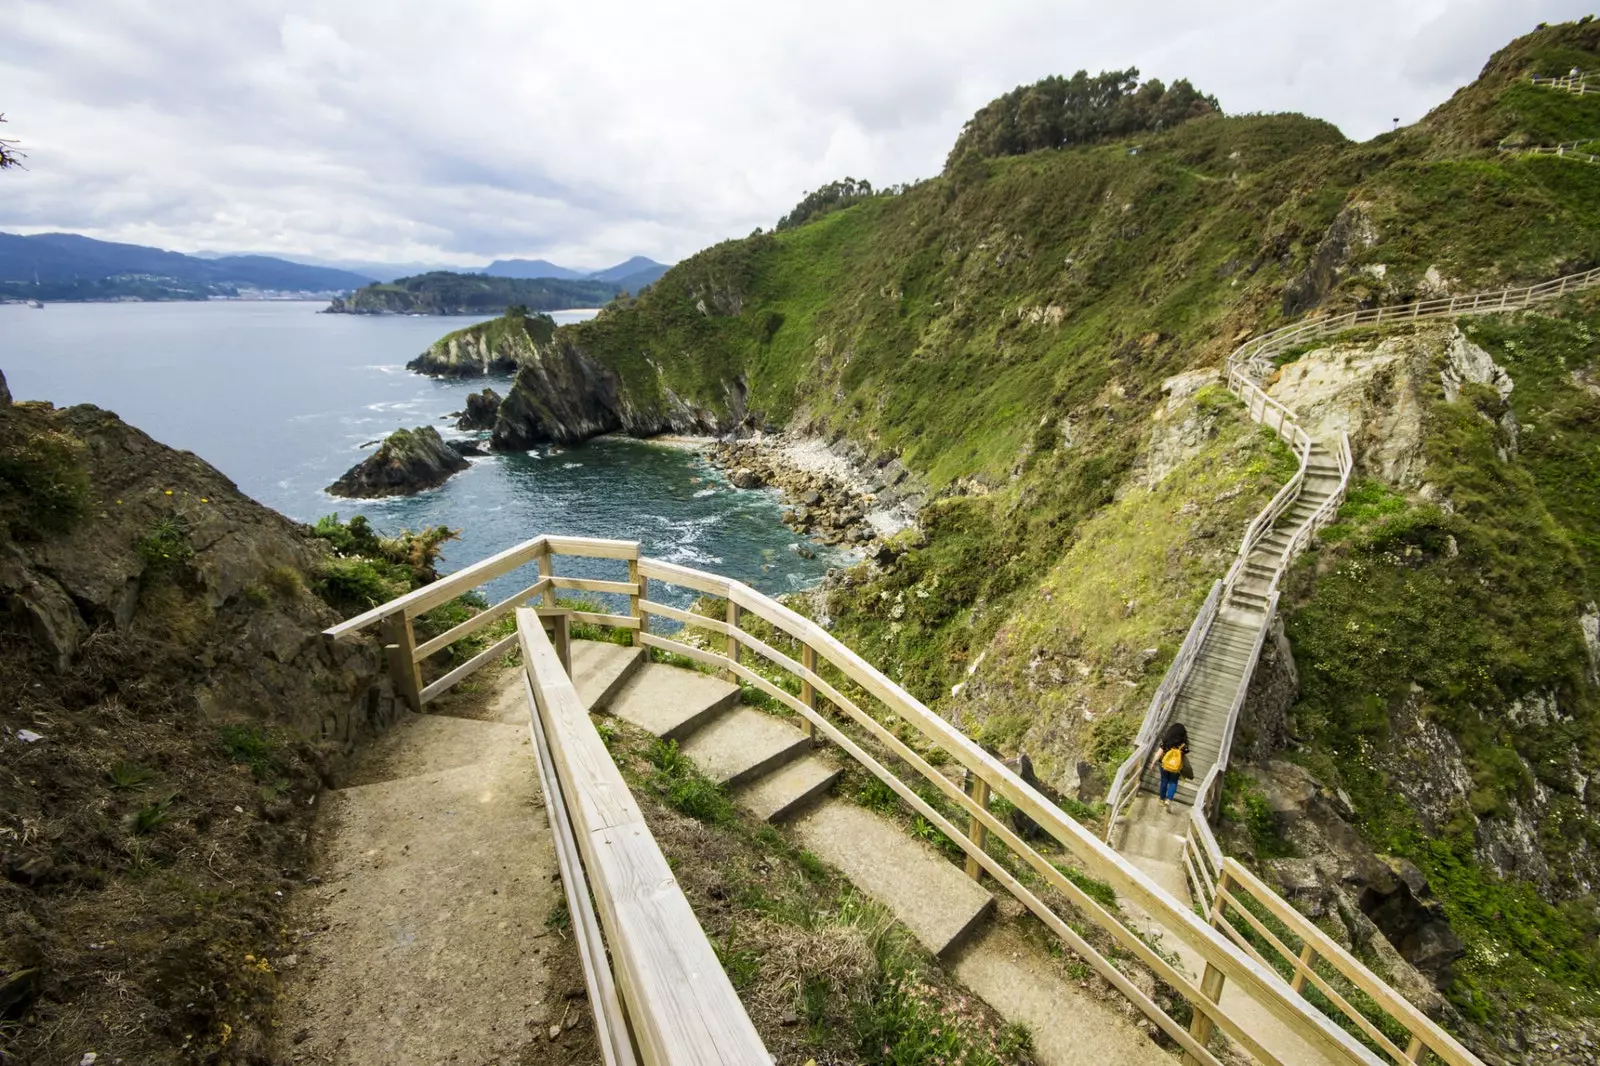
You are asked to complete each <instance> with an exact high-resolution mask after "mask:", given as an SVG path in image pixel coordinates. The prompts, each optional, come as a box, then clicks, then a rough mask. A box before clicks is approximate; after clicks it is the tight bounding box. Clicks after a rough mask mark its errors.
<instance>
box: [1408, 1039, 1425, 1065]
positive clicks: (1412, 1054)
mask: <svg viewBox="0 0 1600 1066" xmlns="http://www.w3.org/2000/svg"><path fill="white" fill-rule="evenodd" d="M1426 1050H1427V1045H1426V1044H1424V1043H1423V1042H1422V1034H1421V1033H1412V1034H1411V1043H1409V1044H1407V1045H1406V1058H1408V1059H1410V1060H1411V1061H1412V1062H1421V1061H1422V1053H1423V1052H1424V1051H1426Z"/></svg>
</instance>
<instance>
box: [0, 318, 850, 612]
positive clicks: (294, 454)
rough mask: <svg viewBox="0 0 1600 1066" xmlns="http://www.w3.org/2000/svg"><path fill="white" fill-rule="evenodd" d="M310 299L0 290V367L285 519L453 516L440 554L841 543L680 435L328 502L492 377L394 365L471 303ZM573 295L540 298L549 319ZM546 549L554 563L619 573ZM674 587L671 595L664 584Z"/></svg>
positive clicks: (696, 557) (816, 570)
mask: <svg viewBox="0 0 1600 1066" xmlns="http://www.w3.org/2000/svg"><path fill="white" fill-rule="evenodd" d="M321 306H322V305H320V304H306V303H245V302H212V303H161V304H54V305H51V306H49V307H46V308H45V309H44V310H42V311H39V310H32V309H29V308H26V307H23V306H21V305H0V370H3V371H4V372H5V375H6V379H7V381H8V382H9V383H10V386H11V391H12V394H13V395H14V396H15V397H16V398H17V399H19V400H49V401H51V402H52V403H55V404H58V405H66V404H75V403H92V404H96V405H98V406H100V407H104V408H107V409H109V410H112V411H115V412H117V414H119V415H121V416H122V417H123V418H124V419H126V420H127V421H128V422H130V423H132V424H133V425H136V426H138V427H139V428H140V429H143V430H144V431H145V432H147V433H149V434H150V435H151V436H153V437H155V438H156V439H157V440H159V441H162V442H163V443H165V444H169V445H172V446H173V447H176V448H184V449H188V450H190V451H193V452H195V453H196V454H197V455H200V456H201V457H202V458H204V459H206V460H207V461H208V462H210V463H211V464H212V465H214V466H216V467H217V468H218V469H220V470H221V471H222V472H223V473H224V474H227V475H228V476H229V477H230V478H232V479H233V480H234V482H235V483H237V484H238V486H239V487H240V488H241V489H242V490H244V491H245V492H246V493H248V494H249V495H251V496H253V497H255V498H256V499H258V500H260V501H261V502H262V503H265V504H267V505H268V506H270V507H273V508H276V509H277V510H279V511H282V512H283V513H284V514H287V515H288V516H290V517H291V518H295V519H299V520H300V521H306V522H309V521H315V520H316V519H317V517H318V516H320V515H325V514H331V513H334V512H337V513H338V514H339V515H340V516H341V517H345V518H348V517H349V516H351V515H353V514H358V513H360V514H365V515H367V516H368V517H369V518H370V519H371V520H372V522H373V524H374V525H375V526H377V527H378V528H379V529H381V530H384V531H386V532H394V531H396V530H398V529H400V528H402V527H408V528H413V529H414V528H417V527H420V526H424V525H437V524H440V523H443V524H445V525H449V526H451V527H452V528H455V529H460V530H461V531H462V536H461V539H460V540H459V541H454V542H452V543H451V544H449V545H448V546H447V548H446V551H445V562H444V568H445V569H446V570H449V569H454V568H456V567H459V566H464V565H466V564H467V563H470V562H474V561H476V560H478V559H481V558H483V557H485V556H487V555H491V554H493V553H494V552H496V551H499V550H500V549H502V548H506V547H509V546H510V545H512V544H515V543H517V542H518V541H522V540H526V539H527V538H529V537H532V536H535V535H537V534H539V533H562V534H570V535H573V536H590V537H612V538H619V539H625V540H638V541H640V542H641V543H642V545H643V548H644V551H645V552H646V553H647V554H648V555H650V556H652V557H655V558H659V559H665V560H667V561H670V562H677V563H682V564H684V565H687V566H694V567H698V568H700V569H704V570H711V571H714V572H716V573H720V574H726V575H727V576H729V577H735V578H738V579H740V580H742V581H745V582H748V583H749V584H751V585H753V586H755V587H756V588H758V589H761V590H762V591H764V592H768V593H781V592H788V591H793V590H795V589H800V588H805V587H807V586H809V585H811V584H814V583H815V582H816V581H817V580H818V579H820V578H821V577H822V575H823V574H824V573H825V572H826V570H827V568H828V567H829V566H830V565H835V566H836V565H840V563H841V562H843V561H845V560H846V559H847V557H846V556H844V555H842V554H841V553H839V552H837V551H836V550H832V549H824V548H821V547H817V546H813V547H814V548H815V550H816V553H817V557H816V558H815V559H804V558H801V557H800V555H799V554H798V553H797V552H796V551H795V548H796V547H798V546H799V545H801V544H804V543H806V541H805V539H804V538H802V537H799V536H797V535H796V534H794V533H791V532H790V531H789V530H787V529H785V528H784V527H783V526H782V525H781V524H780V523H779V521H778V516H779V513H780V511H781V505H780V503H779V501H778V498H777V496H776V495H775V494H774V493H772V492H771V491H769V490H754V491H745V490H740V489H735V488H733V487H732V486H730V485H729V484H728V483H727V482H726V481H725V480H724V479H723V478H722V477H721V476H720V474H718V473H717V471H715V470H714V469H712V468H711V467H710V466H709V464H707V463H706V462H705V461H704V459H702V458H701V457H700V456H699V455H698V454H697V453H695V452H693V451H692V450H687V449H684V448H679V447H671V446H667V445H662V444H653V443H649V442H641V441H633V440H626V439H610V438H607V439H602V440H596V441H591V442H589V443H588V444H585V445H582V446H577V447H569V448H551V449H544V450H540V451H537V452H531V453H528V454H514V455H494V456H487V457H484V458H481V459H474V460H473V462H472V467H471V469H469V470H466V471H463V472H462V473H460V474H458V475H456V476H455V477H453V478H451V479H450V481H449V482H447V483H446V484H445V485H444V486H443V487H441V488H439V489H435V490H433V491H430V492H425V493H421V494H419V495H417V496H411V497H399V498H394V499H388V500H344V499H338V498H335V497H332V496H329V495H327V493H325V492H324V491H323V489H324V487H325V486H327V485H328V484H330V483H331V482H332V481H333V480H334V479H335V478H337V477H338V476H339V475H340V474H342V473H344V471H345V470H346V469H348V468H349V467H350V466H351V465H352V464H354V463H356V462H358V461H359V460H360V458H361V457H362V456H363V455H364V454H366V452H365V451H364V450H363V449H362V445H363V444H364V443H368V442H371V441H374V440H376V439H379V438H381V437H382V436H383V435H385V434H386V433H388V432H389V431H391V430H393V429H397V428H399V427H401V426H422V425H434V426H437V427H439V429H440V431H441V432H444V433H446V435H447V436H449V435H451V433H452V432H453V431H451V430H449V428H448V427H450V425H451V424H452V423H453V421H454V420H453V419H446V418H442V417H441V416H444V415H448V414H449V413H450V412H453V411H458V410H460V409H461V407H462V406H463V404H464V398H465V396H466V394H467V393H468V392H475V391H477V390H479V389H481V388H483V387H484V385H485V384H488V385H490V386H491V387H493V388H494V389H495V391H497V392H500V393H501V394H504V393H505V391H506V389H507V387H508V386H509V384H510V382H509V381H508V380H504V379H501V380H490V381H488V382H485V381H483V380H477V381H473V382H450V381H433V380H430V379H428V378H424V377H420V376H418V375H416V374H411V373H408V372H407V371H406V370H405V368H404V364H405V362H406V361H407V360H409V359H411V358H413V357H414V356H416V355H417V354H418V353H419V352H421V351H423V350H424V349H425V348H427V346H428V345H429V344H431V343H432V342H433V341H435V340H437V339H438V338H439V337H440V336H442V335H443V334H444V333H446V332H448V331H450V330H454V329H460V328H462V327H463V326H466V325H468V324H469V323H470V322H472V321H476V320H474V319H466V318H435V317H415V318H411V317H392V316H385V317H371V318H369V317H364V316H354V315H320V314H316V313H315V312H316V311H317V310H318V309H319V308H320V307H321ZM586 314H588V313H586V312H581V311H569V312H558V313H557V315H556V317H557V318H558V319H561V320H567V321H570V320H573V319H575V318H579V317H584V316H586ZM616 567H617V564H615V563H611V564H599V563H597V564H584V563H582V562H574V561H569V560H562V561H560V562H558V564H557V571H558V572H565V573H571V574H583V575H600V574H603V575H604V576H607V577H615V576H617V575H616V573H615V570H616ZM682 599H683V597H681V596H679V597H674V598H673V599H672V600H671V601H669V602H681V601H682Z"/></svg>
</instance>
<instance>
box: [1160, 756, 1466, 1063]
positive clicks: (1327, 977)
mask: <svg viewBox="0 0 1600 1066" xmlns="http://www.w3.org/2000/svg"><path fill="white" fill-rule="evenodd" d="M1219 773H1220V767H1218V768H1217V769H1213V770H1212V772H1211V774H1210V775H1208V779H1207V788H1208V789H1209V788H1210V787H1212V786H1214V784H1215V781H1214V780H1213V779H1215V778H1217V777H1218V776H1219ZM1188 849H1189V850H1188V851H1187V852H1186V854H1185V859H1184V861H1185V863H1186V864H1187V865H1188V866H1189V872H1190V877H1191V881H1190V883H1191V884H1193V885H1196V886H1197V891H1196V894H1195V899H1196V900H1197V901H1199V902H1200V903H1201V905H1202V909H1204V911H1205V912H1206V914H1207V916H1208V918H1209V920H1210V922H1211V925H1212V926H1213V928H1216V929H1220V930H1222V932H1224V933H1226V934H1227V936H1228V938H1229V939H1231V940H1232V941H1233V942H1234V943H1235V944H1237V945H1238V946H1239V948H1240V949H1241V950H1242V951H1244V952H1246V953H1247V954H1249V955H1250V957H1251V958H1253V959H1255V960H1256V961H1257V962H1260V963H1261V964H1262V965H1264V966H1270V967H1271V968H1272V969H1273V970H1275V971H1277V972H1278V973H1280V974H1286V975H1287V977H1288V980H1289V987H1290V988H1292V989H1293V990H1294V991H1296V992H1298V993H1300V994H1302V995H1310V994H1311V990H1315V991H1316V992H1317V993H1318V994H1319V997H1320V999H1321V1000H1322V1001H1323V1002H1324V1003H1325V1004H1327V1006H1326V1007H1324V1008H1323V1009H1324V1010H1328V1011H1330V1013H1331V1012H1337V1014H1338V1015H1340V1016H1342V1017H1343V1018H1345V1019H1346V1020H1347V1021H1348V1022H1349V1023H1350V1024H1351V1025H1352V1026H1354V1027H1355V1028H1356V1029H1358V1030H1359V1031H1360V1032H1361V1034H1362V1035H1363V1037H1364V1038H1365V1039H1367V1040H1369V1041H1370V1042H1371V1043H1372V1044H1373V1045H1375V1046H1376V1047H1377V1048H1378V1049H1379V1050H1380V1051H1381V1052H1382V1053H1383V1054H1384V1055H1386V1056H1388V1058H1389V1059H1390V1060H1392V1061H1393V1062H1394V1063H1395V1064H1396V1066H1412V1064H1413V1063H1420V1062H1426V1061H1428V1056H1429V1055H1430V1054H1431V1055H1432V1056H1433V1058H1434V1059H1435V1060H1437V1061H1438V1062H1441V1063H1444V1064H1446V1066H1482V1062H1481V1061H1480V1060H1479V1059H1478V1057H1477V1056H1476V1055H1474V1054H1472V1052H1470V1051H1468V1050H1467V1049H1466V1048H1464V1047H1462V1046H1461V1043H1460V1042H1459V1041H1458V1040H1456V1039H1455V1037H1453V1036H1451V1035H1450V1034H1449V1033H1447V1032H1445V1031H1444V1029H1442V1028H1440V1026H1439V1025H1438V1023H1436V1022H1434V1021H1433V1019H1431V1018H1429V1017H1428V1016H1427V1015H1426V1014H1424V1013H1423V1012H1422V1011H1421V1010H1419V1009H1418V1008H1417V1007H1416V1005H1415V1004H1413V1003H1412V1002H1411V1001H1410V1000H1408V999H1406V998H1405V997H1404V996H1402V995H1400V994H1399V993H1397V992H1396V991H1395V990H1394V989H1393V988H1391V987H1390V986H1389V985H1388V984H1387V983H1386V982H1385V981H1384V980H1383V979H1382V978H1381V977H1379V976H1378V975H1377V974H1375V973H1373V972H1372V970H1371V969H1370V968H1368V967H1367V966H1366V964H1364V963H1363V962H1361V960H1360V959H1357V958H1356V957H1355V956H1354V955H1352V954H1351V953H1350V952H1349V951H1347V950H1346V949H1345V948H1344V947H1343V946H1342V945H1340V944H1339V943H1338V942H1337V941H1335V940H1334V939H1333V938H1332V937H1330V936H1328V934H1327V933H1324V932H1323V931H1322V930H1321V929H1319V928H1317V926H1316V924H1315V923H1313V922H1312V921H1311V919H1310V918H1307V917H1306V916H1305V915H1303V914H1301V913H1300V912H1299V911H1298V910H1296V909H1295V908H1294V907H1293V906H1291V905H1290V904H1289V903H1287V902H1286V901H1285V900H1284V899H1283V897H1281V896H1279V895H1278V894H1277V893H1276V892H1274V891H1272V889H1271V888H1270V887H1268V886H1267V884H1266V883H1265V882H1264V881H1262V880H1261V879H1260V878H1259V877H1257V876H1256V875H1255V874H1253V873H1251V872H1250V871H1249V870H1248V869H1246V868H1245V867H1244V866H1243V865H1241V864H1240V863H1239V862H1238V860H1236V859H1230V858H1226V857H1225V856H1224V855H1223V854H1222V849H1221V848H1220V847H1218V846H1217V840H1216V837H1215V836H1213V835H1212V833H1211V827H1210V825H1208V824H1207V822H1206V818H1205V815H1204V814H1203V813H1201V810H1200V808H1199V806H1198V805H1197V806H1196V808H1195V810H1194V811H1193V812H1191V815H1190V831H1189V839H1188ZM1197 874H1198V877H1197ZM1319 962H1320V963H1321V965H1320V966H1319ZM1352 1000H1355V1001H1356V1002H1354V1003H1353V1002H1352ZM1358 1004H1359V1006H1358ZM1400 1032H1404V1033H1405V1034H1406V1035H1405V1036H1404V1037H1399V1035H1398V1034H1399V1033H1400Z"/></svg>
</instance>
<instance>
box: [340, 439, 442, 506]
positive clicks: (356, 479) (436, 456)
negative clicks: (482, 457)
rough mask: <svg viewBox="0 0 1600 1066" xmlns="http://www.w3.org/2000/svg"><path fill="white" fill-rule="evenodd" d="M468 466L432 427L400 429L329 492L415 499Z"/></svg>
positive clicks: (351, 469)
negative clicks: (412, 497)
mask: <svg viewBox="0 0 1600 1066" xmlns="http://www.w3.org/2000/svg"><path fill="white" fill-rule="evenodd" d="M469 465H471V464H469V463H468V462H467V460H466V459H465V458H464V457H463V456H462V455H461V453H460V452H458V451H456V450H455V449H454V448H452V447H450V446H449V445H448V444H446V443H445V442H444V440H443V438H441V437H440V436H439V431H438V430H437V429H434V428H433V427H432V426H419V427H417V428H416V429H397V430H395V431H394V432H393V433H391V434H389V436H387V437H386V438H384V441H383V443H382V444H380V445H378V450H377V451H375V452H373V453H372V454H371V455H369V456H367V457H366V458H365V459H363V460H361V462H359V463H357V464H356V465H355V466H353V467H351V468H350V469H349V470H347V471H345V473H344V476H343V477H341V478H340V479H339V480H338V481H335V482H334V483H333V484H332V485H329V486H328V491H329V492H331V493H332V494H333V495H335V496H357V497H366V498H370V497H375V496H414V495H416V494H417V493H419V492H422V491H423V490H424V489H432V488H437V487H438V486H440V485H443V484H444V483H445V482H446V481H448V480H450V475H451V474H454V473H457V472H458V471H461V470H465V469H466V468H467V467H468V466H469Z"/></svg>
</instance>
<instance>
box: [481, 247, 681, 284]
mask: <svg viewBox="0 0 1600 1066" xmlns="http://www.w3.org/2000/svg"><path fill="white" fill-rule="evenodd" d="M668 269H669V268H668V267H667V265H666V264H665V263H658V262H656V261H655V260H654V259H647V258H645V257H644V256H642V255H636V256H634V257H633V258H632V259H628V260H626V261H624V262H621V263H618V264H617V265H616V266H612V267H607V268H606V269H604V270H596V271H592V272H590V273H587V274H585V273H583V272H582V271H578V270H572V269H570V268H568V267H564V266H557V265H556V264H555V263H552V262H549V261H548V260H544V259H496V260H495V261H494V262H492V263H490V264H489V265H488V266H487V267H485V268H484V270H483V273H485V274H488V275H489V276H490V277H495V278H530V279H531V278H555V279H558V280H560V281H609V282H611V283H612V284H614V285H616V286H617V287H618V288H619V289H625V290H627V291H628V292H638V291H639V290H640V289H642V288H644V287H645V286H646V285H651V284H654V282H655V280H656V279H657V278H659V277H660V276H661V275H663V274H665V273H666V272H667V270H668Z"/></svg>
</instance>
